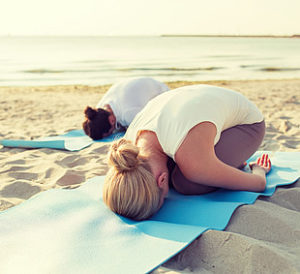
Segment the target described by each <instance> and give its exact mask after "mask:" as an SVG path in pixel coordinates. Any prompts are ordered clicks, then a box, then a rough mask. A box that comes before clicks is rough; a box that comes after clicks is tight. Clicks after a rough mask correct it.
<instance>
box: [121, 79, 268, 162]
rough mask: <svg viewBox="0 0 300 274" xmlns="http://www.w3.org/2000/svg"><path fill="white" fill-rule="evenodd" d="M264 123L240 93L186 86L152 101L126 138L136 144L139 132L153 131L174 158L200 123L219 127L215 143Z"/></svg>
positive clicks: (128, 131)
mask: <svg viewBox="0 0 300 274" xmlns="http://www.w3.org/2000/svg"><path fill="white" fill-rule="evenodd" d="M262 120H263V116H262V114H261V112H260V111H259V110H258V108H257V107H256V106H255V105H254V104H253V103H252V102H250V101H249V100H248V99H247V98H246V97H244V96H243V95H242V94H240V93H238V92H235V91H232V90H228V89H225V88H221V87H215V86H209V85H193V86H185V87H182V88H178V89H175V90H172V91H170V92H168V93H165V94H161V95H159V96H158V97H156V98H154V99H152V100H151V101H150V102H149V103H148V104H147V105H146V107H145V108H144V109H143V110H142V111H141V112H140V113H139V114H138V115H137V116H136V118H135V119H134V120H133V122H132V123H131V125H130V127H129V128H128V130H127V133H126V135H125V138H126V139H129V140H131V141H133V142H135V141H136V137H137V134H138V132H139V131H141V130H149V131H154V132H155V133H156V135H157V138H158V140H159V142H160V144H161V146H162V148H163V150H164V152H165V153H166V154H167V155H168V156H170V157H172V158H173V159H174V155H175V153H176V151H177V149H178V147H179V146H180V144H181V143H182V141H183V140H184V138H185V136H186V135H187V133H188V132H189V130H190V129H191V128H193V127H194V126H195V125H197V124H199V123H201V122H204V121H209V122H212V123H213V124H215V125H216V127H217V135H216V137H215V144H216V143H217V142H218V140H219V137H220V134H221V132H222V131H223V130H225V129H227V128H229V127H232V126H235V125H239V124H251V123H255V122H260V121H262Z"/></svg>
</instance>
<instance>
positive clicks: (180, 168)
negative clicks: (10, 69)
mask: <svg viewBox="0 0 300 274" xmlns="http://www.w3.org/2000/svg"><path fill="white" fill-rule="evenodd" d="M264 134H265V123H264V118H263V116H262V114H261V112H260V111H259V109H258V108H257V107H256V106H255V105H254V104H253V103H252V102H251V101H249V100H248V99H247V98H246V97H244V96H243V95H242V94H240V93H238V92H236V91H232V90H228V89H225V88H221V87H215V86H209V85H193V86H185V87H181V88H178V89H175V90H173V91H172V92H167V93H164V94H162V95H159V96H157V97H156V98H154V99H153V100H151V101H150V102H149V103H148V104H147V105H146V107H145V108H144V109H143V110H142V111H141V112H140V113H139V114H138V115H137V116H136V118H135V119H134V120H133V122H132V123H131V124H130V126H129V127H128V129H127V132H126V135H125V137H124V138H123V139H121V140H119V141H117V142H116V143H114V144H113V145H112V146H111V149H110V153H109V165H110V170H109V172H108V174H107V177H106V180H105V184H104V188H103V199H104V202H105V203H106V204H107V206H108V207H109V208H110V209H111V210H112V211H114V212H116V213H118V214H120V215H123V216H125V217H129V218H132V219H135V220H143V219H146V218H148V217H150V216H151V215H153V214H154V213H155V212H157V211H158V210H159V208H160V207H161V206H162V205H163V202H164V198H165V197H166V196H167V194H168V191H169V181H170V184H172V185H173V187H174V188H175V190H177V191H178V192H180V193H183V194H202V193H207V192H210V191H213V190H215V189H217V188H226V189H232V190H247V191H256V192H259V191H263V190H264V189H265V186H266V173H268V172H269V170H270V169H271V162H270V160H269V158H268V155H263V156H262V157H260V158H258V160H257V162H256V163H251V165H250V167H251V170H252V173H246V172H243V171H241V170H240V168H241V167H243V166H244V163H245V161H246V160H247V159H248V158H249V157H250V156H251V155H252V154H253V153H254V152H255V151H256V150H257V149H258V147H259V146H260V144H261V142H262V140H263V138H264ZM170 160H171V162H173V165H172V164H171V165H169V163H170ZM169 178H170V180H169Z"/></svg>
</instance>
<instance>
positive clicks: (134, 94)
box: [96, 77, 169, 127]
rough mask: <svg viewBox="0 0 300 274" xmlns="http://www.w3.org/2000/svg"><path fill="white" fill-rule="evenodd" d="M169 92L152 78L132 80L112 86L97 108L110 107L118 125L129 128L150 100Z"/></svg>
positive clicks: (165, 86) (166, 87) (163, 85)
mask: <svg viewBox="0 0 300 274" xmlns="http://www.w3.org/2000/svg"><path fill="white" fill-rule="evenodd" d="M167 90H169V88H168V86H167V85H165V84H164V83H162V82H159V81H157V80H155V79H153V78H150V77H138V78H130V79H127V80H124V81H121V82H118V83H116V84H114V85H113V86H111V88H110V89H109V90H108V91H107V92H106V93H105V95H104V96H103V97H102V99H101V100H100V101H99V103H98V104H97V106H96V107H97V108H103V107H104V105H106V104H107V105H110V107H111V109H112V111H113V113H114V115H115V117H116V120H117V123H119V124H121V125H122V126H123V127H127V126H129V124H130V123H131V122H132V120H133V119H134V117H135V116H136V114H137V113H138V112H140V111H141V109H142V108H143V107H144V106H145V105H146V104H147V103H148V102H149V100H151V99H152V98H154V97H155V96H157V95H159V94H161V93H163V92H165V91H167Z"/></svg>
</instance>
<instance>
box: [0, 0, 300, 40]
mask: <svg viewBox="0 0 300 274" xmlns="http://www.w3.org/2000/svg"><path fill="white" fill-rule="evenodd" d="M299 14H300V0H206V1H203V0H0V35H1V36H3V35H160V34H217V35H218V34H234V35H238V34H240V35H241V34H250V35H255V34H258V35H291V34H300V16H299Z"/></svg>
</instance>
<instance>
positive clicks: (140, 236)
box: [0, 152, 300, 274]
mask: <svg viewBox="0 0 300 274" xmlns="http://www.w3.org/2000/svg"><path fill="white" fill-rule="evenodd" d="M258 154H259V153H257V154H256V156H255V157H257V155H258ZM271 157H272V163H273V169H272V171H271V172H270V173H269V175H268V177H267V188H266V190H265V192H264V193H253V192H245V191H228V190H218V191H216V192H213V193H209V194H206V195H200V196H184V195H180V194H178V193H176V192H174V191H170V193H169V196H168V198H167V199H166V201H165V204H164V206H163V208H162V209H161V210H160V211H159V212H158V213H157V214H156V215H155V216H153V217H152V218H151V219H149V220H146V221H142V222H134V221H131V220H129V219H126V218H123V217H119V216H118V215H115V214H114V213H112V212H111V211H110V210H108V209H107V208H106V206H105V205H104V204H103V202H102V198H101V192H102V191H101V188H102V184H103V181H104V176H100V177H95V178H93V179H91V180H89V181H87V182H86V183H85V184H84V185H83V186H81V187H79V188H77V189H74V190H63V189H55V190H49V191H46V192H43V193H40V194H37V195H36V196H34V197H32V198H31V199H29V200H27V201H25V202H23V203H22V204H20V205H18V206H15V207H13V208H10V209H8V210H6V211H3V212H1V213H0V243H1V249H0V272H1V273H5V274H6V273H32V274H33V273H56V274H59V273H145V272H149V271H151V270H153V269H155V268H156V267H158V266H159V265H161V264H162V263H164V262H165V261H166V260H168V259H169V258H170V257H172V256H173V255H175V254H176V253H178V252H179V251H181V250H182V249H183V248H184V247H186V246H187V245H188V244H189V243H191V242H192V241H193V240H194V239H195V238H196V237H198V236H199V235H200V234H201V233H203V232H204V231H206V230H207V229H216V230H223V229H225V227H226V225H227V224H228V222H229V220H230V218H231V216H232V214H233V213H234V210H235V209H236V208H237V207H238V206H240V205H242V204H252V203H254V202H255V200H256V199H257V197H258V196H259V195H266V196H271V195H272V194H273V193H274V191H275V188H276V187H277V186H280V185H287V184H292V183H293V182H294V181H296V180H297V179H298V178H299V175H300V153H298V152H276V153H274V154H273V155H271Z"/></svg>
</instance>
